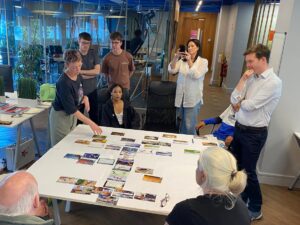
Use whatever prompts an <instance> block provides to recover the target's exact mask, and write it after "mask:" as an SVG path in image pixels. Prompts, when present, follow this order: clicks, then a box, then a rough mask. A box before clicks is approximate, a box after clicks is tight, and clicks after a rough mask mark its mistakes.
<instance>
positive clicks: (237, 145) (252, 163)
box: [231, 124, 268, 212]
mask: <svg viewBox="0 0 300 225" xmlns="http://www.w3.org/2000/svg"><path fill="white" fill-rule="evenodd" d="M267 136H268V130H267V128H265V129H261V130H251V129H247V128H242V127H239V126H238V125H237V124H236V125H235V131H234V136H233V141H232V143H231V151H232V153H233V155H234V156H235V157H236V159H237V163H238V168H239V170H241V169H245V171H246V173H247V176H248V177H247V186H246V188H245V190H244V192H243V193H242V195H241V197H242V199H243V200H244V202H245V203H246V204H247V203H248V209H249V210H250V211H251V212H260V211H261V205H262V194H261V190H260V186H259V182H258V179H257V175H256V164H257V161H258V158H259V155H260V152H261V150H262V148H263V146H264V144H265V142H266V140H267Z"/></svg>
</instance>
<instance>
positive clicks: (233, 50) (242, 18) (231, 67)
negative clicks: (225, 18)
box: [224, 3, 254, 90]
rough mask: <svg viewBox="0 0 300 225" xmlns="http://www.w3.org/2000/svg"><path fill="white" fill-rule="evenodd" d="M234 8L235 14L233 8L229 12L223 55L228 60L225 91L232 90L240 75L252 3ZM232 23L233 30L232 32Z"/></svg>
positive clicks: (237, 5)
mask: <svg viewBox="0 0 300 225" xmlns="http://www.w3.org/2000/svg"><path fill="white" fill-rule="evenodd" d="M235 6H236V7H237V14H236V13H235V8H233V9H232V10H231V11H233V12H232V14H233V16H232V15H231V16H230V19H229V29H228V35H227V44H226V48H225V54H226V56H227V58H228V73H227V78H226V80H225V83H224V87H225V88H226V89H227V90H233V88H234V87H235V86H236V84H237V82H238V81H239V79H240V77H241V74H242V69H243V62H244V57H243V53H244V51H245V50H246V48H247V42H248V37H249V32H250V26H251V21H252V15H253V9H254V3H237V4H235ZM235 14H236V16H235ZM234 22H235V29H234V32H233V28H234Z"/></svg>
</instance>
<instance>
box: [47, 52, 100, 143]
mask: <svg viewBox="0 0 300 225" xmlns="http://www.w3.org/2000/svg"><path fill="white" fill-rule="evenodd" d="M81 60H82V59H81V55H80V53H79V52H78V51H77V50H67V51H66V52H65V54H64V61H65V65H64V66H65V68H64V73H63V74H62V75H61V76H60V78H59V80H58V81H57V83H56V95H55V100H54V102H53V104H52V108H51V110H50V116H49V120H50V122H49V124H50V138H51V145H52V146H54V145H55V144H57V143H58V142H59V141H60V140H61V139H63V138H64V137H65V136H66V135H67V134H68V133H70V132H71V131H72V130H73V129H74V128H75V126H76V124H77V119H79V120H80V121H82V122H83V123H85V124H87V125H89V126H90V127H91V129H92V131H93V132H94V133H95V134H100V133H101V132H102V130H101V128H100V127H99V126H98V125H97V124H96V123H94V122H93V121H92V120H90V119H89V118H88V117H86V116H85V115H83V114H82V113H81V112H80V111H79V110H78V108H79V106H80V104H82V103H83V104H84V106H85V109H86V110H87V111H89V109H90V105H89V99H88V97H87V96H83V89H82V84H81V79H82V78H81V76H78V75H79V72H80V69H81V65H82V62H81Z"/></svg>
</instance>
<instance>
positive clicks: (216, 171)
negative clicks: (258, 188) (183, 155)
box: [165, 147, 250, 225]
mask: <svg viewBox="0 0 300 225" xmlns="http://www.w3.org/2000/svg"><path fill="white" fill-rule="evenodd" d="M246 179H247V175H246V174H245V172H244V171H237V165H236V159H235V158H234V157H233V155H232V154H231V153H230V152H228V151H226V150H225V149H222V148H220V147H214V148H207V149H206V150H204V151H203V152H201V153H200V158H199V160H198V168H197V170H196V181H197V183H198V184H199V185H200V186H201V187H202V190H203V194H204V195H201V196H198V197H197V198H192V199H187V200H185V201H182V202H180V203H178V204H177V205H176V206H175V207H174V209H173V210H172V212H171V213H170V214H169V215H168V217H167V219H166V223H165V225H166V224H169V225H185V224H189V225H227V224H230V225H241V224H243V225H250V218H249V216H248V210H247V207H246V205H245V203H244V202H243V201H242V200H241V199H240V198H239V197H238V195H239V194H240V193H241V192H242V191H243V190H244V189H245V186H246Z"/></svg>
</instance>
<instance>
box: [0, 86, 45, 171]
mask: <svg viewBox="0 0 300 225" xmlns="http://www.w3.org/2000/svg"><path fill="white" fill-rule="evenodd" d="M5 95H6V96H8V97H9V98H8V99H6V102H7V103H9V104H14V105H18V106H21V107H30V108H31V109H30V110H29V111H27V112H25V113H24V114H22V116H21V117H13V118H12V117H11V115H8V114H1V113H0V119H1V120H6V121H12V124H11V125H0V126H1V127H7V128H17V136H16V150H15V154H14V160H13V165H14V169H13V170H14V171H15V170H17V169H18V168H17V156H18V154H19V151H20V144H21V138H22V134H21V126H22V124H23V123H24V122H26V121H29V122H30V126H31V130H32V136H33V140H34V143H35V146H36V150H37V153H38V154H39V156H41V152H40V149H39V146H38V142H37V138H36V133H35V129H34V126H33V121H32V119H33V118H34V117H35V116H36V115H38V114H40V113H41V112H43V111H45V110H46V109H47V108H49V107H50V106H51V105H50V104H49V103H42V104H37V100H32V99H21V98H17V93H16V92H14V93H5ZM46 122H47V121H46Z"/></svg>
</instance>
